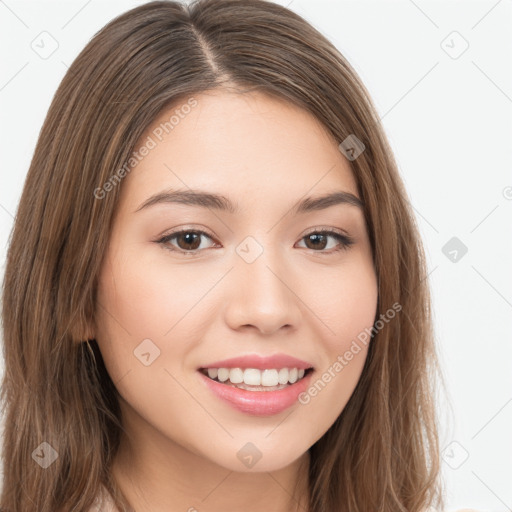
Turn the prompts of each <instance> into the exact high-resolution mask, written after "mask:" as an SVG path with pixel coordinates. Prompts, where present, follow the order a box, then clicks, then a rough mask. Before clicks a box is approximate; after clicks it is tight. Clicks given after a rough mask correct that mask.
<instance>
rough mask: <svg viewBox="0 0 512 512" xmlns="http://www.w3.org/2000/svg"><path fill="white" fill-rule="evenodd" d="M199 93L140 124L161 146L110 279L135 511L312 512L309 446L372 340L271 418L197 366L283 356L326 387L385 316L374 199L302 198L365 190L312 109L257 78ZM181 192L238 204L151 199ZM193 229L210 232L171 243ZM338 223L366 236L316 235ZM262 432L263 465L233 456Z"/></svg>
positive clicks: (123, 479)
mask: <svg viewBox="0 0 512 512" xmlns="http://www.w3.org/2000/svg"><path fill="white" fill-rule="evenodd" d="M194 98H195V99H196V100H197V106H195V107H194V108H192V109H191V110H190V112H189V113H188V114H187V115H186V116H183V118H182V119H181V118H180V121H179V123H178V124H177V125H176V126H175V127H174V128H173V130H172V132H170V133H169V134H166V135H165V137H163V139H162V140H161V141H158V139H156V137H155V136H154V135H152V133H153V130H154V129H155V128H156V127H158V126H159V125H160V123H162V122H164V121H166V120H169V117H170V115H171V114H172V112H173V111H174V110H175V109H176V108H179V106H180V105H182V104H184V103H186V99H185V100H184V101H183V102H182V103H180V104H178V105H173V107H172V108H171V109H169V110H166V111H165V112H163V113H162V115H161V116H160V118H159V119H157V120H156V121H155V123H154V124H153V125H152V126H150V127H149V128H148V130H147V132H146V134H145V135H144V136H143V137H142V138H141V141H140V142H141V144H143V143H144V142H145V141H147V137H148V136H152V137H153V139H154V140H155V141H156V142H157V144H156V147H154V148H152V149H151V150H150V151H149V152H148V154H147V155H146V156H145V157H144V158H143V159H142V161H141V162H140V163H138V165H137V166H136V167H134V168H133V170H132V171H131V172H130V174H129V175H128V176H127V177H126V178H124V180H123V182H122V183H121V185H120V186H121V187H122V189H121V196H120V202H119V205H118V209H117V211H116V216H115V220H114V225H113V231H112V234H111V239H110V244H109V248H108V251H107V253H106V255H105V258H104V260H103V264H102V269H101V273H100V276H99V289H98V307H97V316H96V319H95V321H96V325H95V327H94V337H95V338H96V340H97V342H98V344H99V347H100V350H101V352H102V355H103V359H104V361H105V365H106V368H107V370H108V372H109V374H110V376H111V378H112V380H113V382H114V383H115V385H116V388H117V389H118V390H119V393H120V395H121V401H120V406H121V410H122V416H123V425H124V428H125V430H126V433H127V435H126V436H123V438H122V442H121V449H120V451H119V454H118V456H117V457H116V459H115V464H114V467H113V474H114V476H115V478H116V480H117V482H118V483H119V485H120V487H121V489H122V490H123V492H124V493H125V494H126V496H127V497H128V499H129V501H130V502H131V504H132V506H133V507H134V508H135V510H137V512H144V511H152V512H164V511H165V512H170V511H171V512H174V511H190V512H193V511H194V509H195V510H197V511H198V512H206V511H208V512H225V511H226V510H244V511H246V512H262V511H266V510H272V511H273V512H290V510H294V508H295V507H298V506H299V505H300V506H302V507H303V508H300V510H307V507H306V503H307V488H306V485H305V484H306V475H307V468H308V464H309V452H308V449H309V448H310V447H311V446H312V445H313V444H314V443H315V442H316V441H317V440H318V439H319V438H320V437H321V436H322V435H323V434H324V433H325V432H326V431H327V430H328V429H329V427H330V426H331V425H332V424H333V422H334V421H335V420H336V418H337V417H338V416H339V414H340V413H341V412H342V410H343V408H344V407H345V405H346V403H347V402H348V400H349V398H350V396H351V395H352V392H353V391H354V388H355V386H356V384H357V382H358V380H359V378H360V375H361V372H362V368H363V366H364V362H365V359H366V356H367V347H365V346H364V345H362V349H361V351H360V352H358V353H357V355H354V357H353V359H352V360H351V361H350V362H349V364H347V365H346V366H345V367H344V368H343V370H342V371H340V372H339V373H337V374H336V377H335V378H332V379H331V381H330V382H329V383H328V384H327V385H326V386H324V387H323V389H322V390H321V391H320V392H318V394H317V395H316V396H315V397H313V398H311V400H310V401H309V403H307V404H305V405H303V404H301V403H298V402H296V403H295V404H294V405H292V406H291V407H290V408H288V409H287V410H285V411H284V412H282V413H279V414H275V415H271V416H266V417H263V416H255V415H251V414H247V413H243V412H240V411H238V410H236V409H234V408H233V407H231V406H230V405H229V404H226V403H225V402H223V401H221V400H220V399H219V398H217V397H216V396H215V395H213V394H212V392H211V391H210V390H209V389H208V388H207V387H206V386H205V385H204V383H203V381H202V378H201V376H200V375H199V374H198V371H197V368H199V367H201V366H207V365H208V363H209V362H213V361H216V360H220V359H226V358H231V357H235V356H239V355H244V354H261V355H272V354H275V353H285V354H288V355H292V356H294V357H297V358H299V359H303V360H306V361H308V362H310V363H311V364H312V365H313V366H314V368H315V371H314V373H313V375H312V381H311V382H312V383H314V382H315V381H317V380H318V379H320V378H321V375H322V373H323V372H324V371H326V370H327V369H328V368H329V367H331V366H332V365H333V363H334V362H335V361H336V360H337V358H338V356H339V355H343V354H344V353H345V352H346V351H347V350H348V349H349V347H350V345H351V343H352V342H353V340H355V339H356V338H357V335H358V334H359V333H361V332H362V331H364V329H365V328H371V326H372V325H373V322H374V319H375V314H376V308H377V278H376V275H375V270H374V266H373V261H372V254H371V246H370V241H369V238H368V233H367V230H366V225H365V221H364V214H363V210H362V209H361V208H359V207H357V206H354V205H352V204H348V203H342V204H334V205H331V206H329V207H327V208H324V209H318V210H313V211H306V212H302V213H295V212H294V211H293V206H294V205H295V204H296V203H297V202H299V201H301V200H303V199H304V198H305V197H306V196H309V197H317V196H320V195H324V194H327V193H331V192H335V191H344V192H348V193H351V194H353V195H354V196H356V197H359V194H358V191H357V186H356V181H355V179H354V176H353V174H352V171H351V168H350V164H349V162H348V161H347V159H346V158H345V157H344V155H343V154H342V153H341V152H340V151H339V149H338V146H337V144H338V143H339V142H340V141H339V142H338V143H337V142H336V141H335V140H334V139H333V138H332V137H331V136H330V135H329V133H328V132H327V131H326V129H325V128H324V127H323V126H322V125H321V124H320V123H319V122H318V121H317V120H316V119H315V118H314V117H313V116H312V115H311V114H309V113H307V112H306V111H304V110H302V109H299V108H297V107H296V106H293V105H291V104H290V103H287V102H284V101H282V100H277V99H274V98H271V97H269V96H266V95H263V94H261V93H254V92H252V93H246V94H240V93H239V94H234V93H232V92H226V91H220V90H215V91H210V92H208V93H203V94H198V95H194ZM187 111H188V109H187ZM169 189H173V190H175V189H180V190H189V189H194V190H196V189H197V190H202V191H206V192H209V193H216V194H222V195H223V196H226V197H227V198H229V199H230V200H231V201H232V202H234V203H236V204H237V205H238V207H239V212H238V213H237V214H233V213H230V212H228V211H224V210H220V209H215V208H213V207H210V208H205V207H200V206H197V205H187V204H177V203H163V202H161V203H157V204H153V205H152V206H148V207H146V208H142V209H140V210H138V209H139V207H140V206H141V205H142V204H143V203H144V202H145V201H146V200H147V199H148V198H150V197H151V196H153V195H154V194H158V193H160V192H162V191H165V190H169ZM137 210H138V211H137ZM180 230H186V231H187V232H190V231H192V232H194V231H197V230H201V231H205V232H206V233H207V235H200V236H199V235H197V236H196V238H191V237H190V233H189V237H188V238H187V237H186V236H183V235H181V236H177V237H174V238H173V239H170V240H168V241H167V242H166V244H163V243H157V241H158V240H160V239H161V238H162V237H163V236H164V235H167V234H169V233H170V232H171V231H180ZM325 230H332V231H336V232H337V233H341V234H344V235H349V236H350V237H351V238H352V239H353V241H354V243H353V244H352V245H351V246H350V247H348V248H346V249H341V250H338V251H336V249H337V248H340V247H341V245H342V242H341V241H340V240H339V239H336V238H335V237H334V236H333V235H331V234H328V235H326V236H325V237H324V238H321V239H320V240H319V239H318V237H317V238H316V239H314V236H311V234H312V233H316V234H319V233H322V232H323V231H325ZM307 235H308V236H307ZM246 237H252V238H253V239H254V240H255V241H257V243H258V244H259V246H260V247H261V249H262V253H261V254H260V255H259V256H258V257H257V258H256V259H255V261H253V262H252V263H248V262H247V261H245V260H244V259H243V258H242V257H241V256H240V255H239V254H238V253H237V251H236V249H237V247H238V246H239V245H240V244H241V242H243V241H244V240H245V239H246ZM315 240H316V242H315ZM169 247H171V248H174V249H175V251H172V250H170V249H169ZM251 247H253V249H250V250H254V247H256V246H251ZM180 249H181V252H180ZM185 252H189V253H191V254H192V253H193V255H190V254H189V255H187V254H184V253H185ZM146 339H149V340H151V343H152V344H154V346H156V347H158V349H159V350H160V355H159V356H158V357H157V358H156V359H154V360H153V361H152V362H151V364H149V365H147V366H146V365H145V364H143V363H142V362H141V360H140V359H139V358H138V357H136V355H135V354H134V351H136V352H137V347H138V346H139V345H140V344H141V342H142V341H143V340H146ZM146 343H147V342H146ZM149 346H150V347H152V346H153V345H149ZM150 350H154V349H150ZM249 442H250V443H252V444H253V445H254V446H255V447H257V449H258V450H259V452H260V453H261V458H260V459H259V460H258V462H257V463H256V464H255V465H254V466H253V467H251V468H249V467H246V466H245V465H244V464H243V463H242V462H241V461H240V459H239V458H238V457H237V453H238V452H239V451H240V449H241V448H242V447H244V446H245V445H246V444H247V443H249ZM295 484H298V487H297V490H296V492H295V493H293V489H294V486H295Z"/></svg>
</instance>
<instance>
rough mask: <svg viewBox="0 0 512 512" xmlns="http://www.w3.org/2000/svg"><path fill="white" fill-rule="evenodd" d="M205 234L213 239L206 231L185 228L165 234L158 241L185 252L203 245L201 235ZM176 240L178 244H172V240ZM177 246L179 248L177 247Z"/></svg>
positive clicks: (195, 249) (172, 248) (169, 247)
mask: <svg viewBox="0 0 512 512" xmlns="http://www.w3.org/2000/svg"><path fill="white" fill-rule="evenodd" d="M202 236H204V237H206V238H209V239H210V240H211V237H210V236H209V235H208V234H207V233H205V232H204V231H196V230H190V229H189V230H183V231H177V232H176V233H171V234H169V235H166V236H164V237H163V238H161V239H160V240H158V243H161V244H164V245H165V246H166V247H167V248H168V249H169V250H171V251H178V252H179V251H181V252H184V253H187V252H190V253H192V252H194V251H197V250H198V249H199V247H200V245H201V237H202ZM174 239H175V240H176V245H174V244H171V240H174ZM176 246H177V248H176Z"/></svg>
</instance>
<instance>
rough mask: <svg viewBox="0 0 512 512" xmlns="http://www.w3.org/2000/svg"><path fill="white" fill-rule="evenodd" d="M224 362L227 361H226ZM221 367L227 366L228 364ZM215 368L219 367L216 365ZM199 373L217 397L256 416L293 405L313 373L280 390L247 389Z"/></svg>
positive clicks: (273, 412) (304, 389) (270, 414)
mask: <svg viewBox="0 0 512 512" xmlns="http://www.w3.org/2000/svg"><path fill="white" fill-rule="evenodd" d="M223 363H226V361H224V362H223ZM220 367H221V368H226V366H220ZM292 367H294V366H292ZM214 368H217V367H216V366H214ZM295 368H296V367H295ZM198 373H199V375H200V376H201V378H202V379H203V382H204V383H205V384H206V385H207V386H208V388H209V389H210V390H211V391H212V392H213V393H214V394H215V395H216V396H217V397H219V398H220V399H221V400H224V401H225V402H227V403H228V404H230V405H231V406H232V407H234V408H235V409H237V410H239V411H241V412H244V413H247V414H253V415H255V416H272V415H273V414H279V413H280V412H282V411H284V410H286V409H288V407H291V406H292V405H293V404H294V403H295V402H296V401H297V398H298V397H299V395H300V394H301V393H304V392H305V391H306V389H307V388H308V386H309V383H310V381H311V375H312V372H310V373H308V374H307V375H305V376H304V377H303V378H302V379H300V380H299V381H297V382H296V383H295V384H291V385H289V386H287V387H286V388H284V389H280V390H278V391H247V390H245V389H239V388H236V387H233V386H230V385H226V384H223V383H221V382H217V381H215V380H213V379H210V378H209V377H208V376H206V375H204V374H203V373H201V372H200V371H198Z"/></svg>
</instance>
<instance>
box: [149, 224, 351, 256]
mask: <svg viewBox="0 0 512 512" xmlns="http://www.w3.org/2000/svg"><path fill="white" fill-rule="evenodd" d="M183 233H195V234H198V235H205V236H207V237H208V238H210V239H212V240H213V237H212V236H210V235H209V234H208V233H206V232H205V231H202V230H200V229H184V230H181V231H174V232H173V233H169V234H168V235H165V236H163V237H162V238H160V239H159V240H156V243H158V244H162V245H163V247H164V248H165V249H167V250H169V251H173V252H178V253H181V254H183V255H187V256H188V255H190V256H194V255H196V254H198V253H199V252H200V249H194V250H190V251H185V250H183V249H178V248H175V247H173V246H171V245H169V241H170V240H172V239H173V238H176V237H177V236H178V235H181V234H183ZM313 234H315V235H329V236H332V237H333V238H335V239H336V240H338V242H339V245H338V247H337V248H335V249H331V250H330V251H325V250H319V251H315V250H314V249H310V250H311V251H313V252H315V253H319V254H325V255H329V254H333V253H337V252H339V251H346V250H348V249H349V248H350V246H351V245H353V244H354V239H353V238H352V237H350V236H348V235H344V234H341V233H338V232H337V231H333V230H318V229H317V230H314V231H310V232H309V233H306V234H305V235H304V236H303V237H302V238H301V239H300V240H301V241H302V240H304V239H305V238H306V237H308V236H310V235H313ZM306 249H307V247H306ZM202 250H204V249H202Z"/></svg>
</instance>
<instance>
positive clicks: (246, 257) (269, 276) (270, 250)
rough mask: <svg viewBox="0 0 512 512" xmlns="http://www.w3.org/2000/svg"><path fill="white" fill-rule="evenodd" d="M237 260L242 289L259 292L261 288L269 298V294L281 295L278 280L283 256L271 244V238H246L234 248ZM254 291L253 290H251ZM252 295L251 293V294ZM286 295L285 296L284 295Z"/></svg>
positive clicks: (282, 266)
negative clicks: (241, 276)
mask: <svg viewBox="0 0 512 512" xmlns="http://www.w3.org/2000/svg"><path fill="white" fill-rule="evenodd" d="M236 253H237V255H238V260H237V262H236V266H237V267H239V268H240V272H241V273H242V274H243V278H242V282H243V286H244V288H246V289H247V291H249V290H248V289H249V288H251V289H253V288H254V287H255V288H256V289H257V290H259V289H260V288H263V290H265V291H266V292H267V294H266V295H267V297H269V295H270V292H271V291H272V294H275V293H276V292H277V293H279V294H282V293H283V291H282V290H281V288H282V287H283V286H284V283H283V282H282V280H281V279H283V277H284V276H283V277H282V278H281V279H279V278H278V277H279V273H281V272H282V271H281V270H280V269H283V268H284V265H283V263H284V260H283V258H284V255H283V254H281V253H280V250H279V247H278V246H277V245H276V244H273V243H272V242H271V236H266V237H263V236H261V235H260V236H259V237H258V239H256V237H254V236H247V237H246V238H245V239H244V240H243V241H242V242H240V244H239V245H238V246H237V248H236ZM252 291H254V289H253V290H252ZM251 293H252V292H251ZM285 295H286V294H285Z"/></svg>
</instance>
